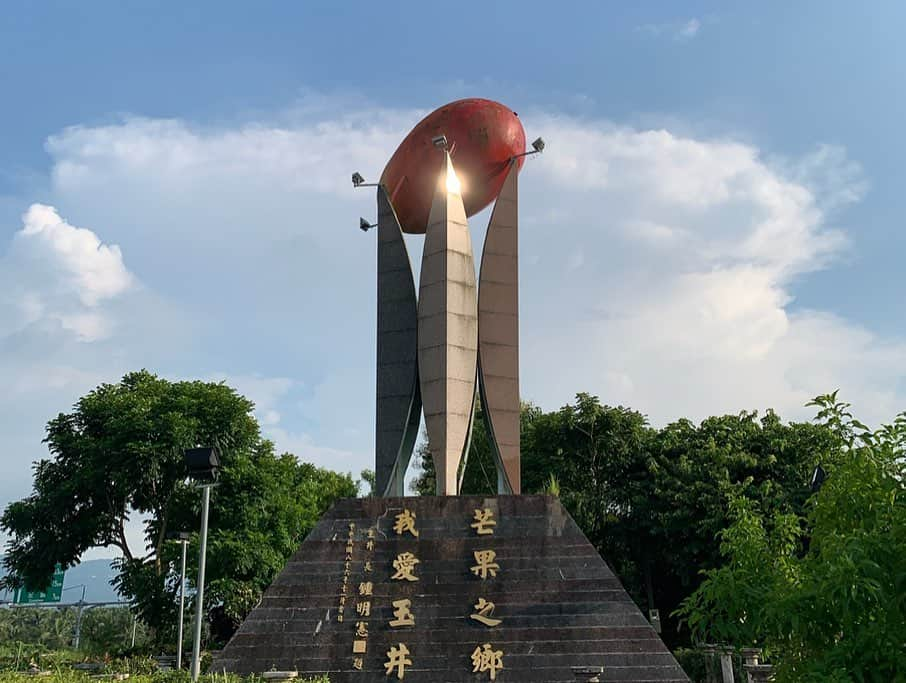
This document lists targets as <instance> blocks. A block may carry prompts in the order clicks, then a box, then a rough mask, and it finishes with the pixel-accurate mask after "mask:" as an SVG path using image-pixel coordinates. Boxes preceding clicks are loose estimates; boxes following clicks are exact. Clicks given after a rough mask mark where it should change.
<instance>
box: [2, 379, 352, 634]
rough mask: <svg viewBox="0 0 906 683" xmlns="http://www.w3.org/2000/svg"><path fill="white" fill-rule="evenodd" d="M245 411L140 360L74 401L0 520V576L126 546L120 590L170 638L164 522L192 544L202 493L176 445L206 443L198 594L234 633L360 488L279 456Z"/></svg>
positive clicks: (235, 400) (173, 579) (172, 554)
mask: <svg viewBox="0 0 906 683" xmlns="http://www.w3.org/2000/svg"><path fill="white" fill-rule="evenodd" d="M253 408H254V406H253V404H252V402H251V401H249V400H248V399H246V398H244V397H243V396H240V395H239V394H238V393H237V392H236V391H234V390H233V389H232V388H230V387H228V386H227V385H225V384H223V383H212V382H200V381H193V382H170V381H167V380H165V379H162V378H159V377H156V376H155V375H153V374H151V373H149V372H147V371H144V370H143V371H139V372H133V373H129V374H127V375H126V376H125V377H123V379H122V380H121V381H120V382H118V383H116V384H103V385H101V386H99V387H97V388H96V389H94V390H93V391H91V392H89V393H88V394H87V395H85V396H84V397H82V398H81V399H79V401H78V402H77V403H76V404H75V406H74V407H73V410H72V411H71V412H70V413H61V414H60V415H58V416H57V417H56V418H54V419H52V420H51V421H50V422H49V423H48V425H47V433H46V438H45V442H46V443H47V446H48V449H49V451H50V455H51V457H49V458H47V459H44V460H41V461H39V462H38V463H36V464H35V467H34V490H33V492H32V494H31V495H30V496H28V497H27V498H25V499H24V500H21V501H17V502H14V503H11V504H10V505H9V506H8V507H7V508H6V510H5V511H4V513H3V515H2V517H0V527H2V528H3V529H4V530H5V531H6V532H7V533H9V534H10V537H11V540H10V541H9V543H8V546H7V554H6V556H5V557H4V560H3V563H4V565H5V566H6V568H7V569H8V570H9V574H8V575H7V577H6V578H5V579H4V580H3V582H4V584H5V585H6V586H8V587H13V586H14V585H17V584H25V585H27V586H28V587H31V588H37V587H41V586H43V585H45V584H46V583H47V581H48V579H49V577H50V576H51V574H52V572H53V568H54V565H55V564H56V563H57V562H59V563H61V564H62V565H63V566H64V568H65V567H68V566H72V565H73V564H75V563H76V562H78V560H79V558H80V557H81V556H82V554H83V553H84V552H85V551H86V550H88V549H90V548H93V547H98V546H112V547H115V548H117V549H118V550H119V551H120V553H121V558H120V559H119V561H118V570H119V573H118V576H117V579H116V587H117V589H118V590H119V592H120V593H121V594H122V595H123V596H124V597H125V598H126V599H128V600H130V601H131V602H132V603H133V604H134V605H135V608H136V610H137V612H138V614H139V615H140V617H141V618H142V619H143V620H144V621H145V622H146V623H147V624H149V625H150V626H152V627H154V628H155V629H156V630H158V631H163V632H165V633H166V634H167V635H169V631H170V629H171V627H172V625H173V624H174V623H175V610H176V602H175V596H176V593H177V588H178V577H177V576H176V575H175V571H176V570H178V568H177V566H176V565H177V563H178V559H179V554H180V549H179V547H178V544H176V543H172V542H168V541H167V536H168V533H169V532H171V531H191V532H193V537H192V538H193V540H192V544H191V545H190V549H191V550H192V551H193V552H195V553H197V545H196V543H197V540H196V536H197V534H196V533H194V532H196V531H197V528H198V519H199V506H200V495H199V492H198V491H197V489H196V488H195V487H194V486H193V485H192V484H191V483H189V482H187V481H186V479H185V466H184V463H183V456H182V453H183V450H184V449H186V448H189V447H193V446H197V445H205V446H207V445H210V446H214V447H216V448H217V449H218V452H219V454H220V458H221V462H222V470H221V477H220V481H219V484H218V486H217V488H216V489H215V490H214V494H213V496H212V506H211V515H210V535H209V548H208V573H207V581H208V582H209V585H210V590H209V592H208V593H207V595H206V598H207V597H209V601H208V605H207V607H208V608H209V609H210V610H211V613H210V614H211V616H212V617H213V618H214V625H215V626H216V627H218V628H216V629H215V633H216V634H219V635H221V636H226V635H228V634H229V632H230V630H231V628H232V627H234V626H235V624H236V623H238V621H239V620H240V619H241V618H242V617H243V616H244V615H245V613H246V612H247V611H248V609H249V608H250V607H251V605H253V604H254V602H255V601H256V600H257V598H258V596H259V595H260V592H261V591H262V590H263V589H264V588H265V587H266V586H267V585H268V584H269V583H270V581H271V579H272V578H273V576H274V574H275V573H276V572H277V571H278V570H279V569H280V568H281V567H282V566H283V564H284V563H285V561H286V559H287V558H288V557H289V555H290V554H291V553H292V552H294V551H295V550H296V548H297V547H298V545H299V543H300V542H301V540H302V538H303V537H304V536H305V534H307V533H308V531H309V530H310V529H311V527H312V526H313V525H314V524H315V522H316V521H317V519H318V518H319V517H320V515H321V514H323V512H324V511H325V510H326V509H327V508H328V507H329V506H330V504H331V503H332V502H333V501H334V500H335V499H336V498H338V497H343V496H352V495H355V494H356V490H357V485H356V483H355V482H354V481H353V480H352V478H351V477H350V476H349V475H340V474H336V473H334V472H330V471H327V470H323V469H319V468H317V467H314V466H312V465H309V464H303V463H299V462H298V461H297V460H296V458H295V457H294V456H292V455H290V454H283V455H279V456H278V455H276V454H275V453H274V450H273V444H271V443H270V442H269V441H267V440H265V439H262V437H261V434H260V430H259V428H258V423H257V421H256V420H255V418H254V416H253V414H252V410H253ZM132 517H138V518H140V519H143V520H144V531H145V534H144V536H145V542H146V547H144V548H132V547H130V546H129V543H128V541H127V538H126V533H125V528H126V523H127V521H128V520H129V519H130V518H132ZM190 564H191V565H193V569H192V570H191V572H190V578H191V577H192V576H193V573H192V572H194V563H190ZM162 637H163V634H162Z"/></svg>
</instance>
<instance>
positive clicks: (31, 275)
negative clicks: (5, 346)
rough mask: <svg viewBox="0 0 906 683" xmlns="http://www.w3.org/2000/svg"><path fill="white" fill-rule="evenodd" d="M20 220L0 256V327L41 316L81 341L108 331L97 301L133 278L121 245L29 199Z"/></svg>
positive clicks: (115, 292) (14, 326)
mask: <svg viewBox="0 0 906 683" xmlns="http://www.w3.org/2000/svg"><path fill="white" fill-rule="evenodd" d="M22 223H23V225H22V229H21V230H19V232H17V233H16V234H15V236H14V238H13V243H12V246H11V248H10V250H9V252H8V253H7V254H6V256H5V258H4V259H3V260H2V262H0V278H2V281H3V282H5V284H6V288H5V289H6V291H5V294H4V297H5V307H4V308H5V309H6V313H5V315H3V314H0V316H2V317H0V325H2V327H0V333H4V332H5V333H7V334H8V333H10V332H11V331H13V330H14V329H17V328H21V327H23V326H28V325H34V324H39V323H41V322H42V321H43V322H54V323H56V324H58V325H59V326H60V327H62V328H63V329H65V330H68V331H70V332H72V333H73V334H75V335H76V336H77V337H78V338H79V339H81V340H83V341H95V340H98V339H102V338H104V337H106V336H108V335H109V333H110V321H109V320H108V319H107V317H106V316H105V315H104V314H103V312H102V311H101V310H100V306H101V304H103V303H104V302H106V301H107V300H109V299H113V298H114V297H117V296H119V295H120V294H123V293H124V292H126V291H127V290H128V289H129V288H130V287H131V286H132V284H133V277H132V274H131V273H130V272H129V271H128V270H127V269H126V266H125V264H124V263H123V255H122V253H121V252H120V248H119V247H118V246H116V245H107V244H104V243H102V242H101V240H100V238H99V237H98V236H97V235H96V234H95V233H94V232H93V231H91V230H88V229H86V228H77V227H75V226H73V225H70V224H69V223H67V222H66V221H65V220H64V219H63V218H61V217H60V214H59V213H58V212H57V210H56V209H55V208H54V207H52V206H47V205H44V204H32V205H31V206H30V207H29V209H28V210H27V211H26V212H25V214H24V215H23V216H22Z"/></svg>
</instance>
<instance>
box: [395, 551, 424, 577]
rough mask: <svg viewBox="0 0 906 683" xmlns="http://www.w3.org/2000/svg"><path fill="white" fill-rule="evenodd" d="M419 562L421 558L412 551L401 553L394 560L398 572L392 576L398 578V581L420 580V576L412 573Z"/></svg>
mask: <svg viewBox="0 0 906 683" xmlns="http://www.w3.org/2000/svg"><path fill="white" fill-rule="evenodd" d="M418 563H419V559H418V558H417V557H416V556H415V555H413V554H412V553H400V554H399V555H397V556H396V559H395V560H394V561H393V568H394V569H395V570H396V573H395V574H394V575H393V576H391V577H390V578H391V579H396V580H397V581H402V580H406V581H418V577H417V576H415V574H413V573H412V572H413V571H415V565H417V564H418Z"/></svg>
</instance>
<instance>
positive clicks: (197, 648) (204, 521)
mask: <svg viewBox="0 0 906 683" xmlns="http://www.w3.org/2000/svg"><path fill="white" fill-rule="evenodd" d="M212 486H213V484H205V485H203V486H202V487H201V490H202V499H201V536H200V538H199V548H198V581H197V582H196V586H197V589H198V590H197V593H196V597H195V643H194V644H193V646H192V681H197V680H198V674H199V673H200V672H201V625H202V621H203V614H202V613H203V611H204V610H203V607H204V564H205V554H206V552H207V549H208V508H209V507H210V505H211V487H212Z"/></svg>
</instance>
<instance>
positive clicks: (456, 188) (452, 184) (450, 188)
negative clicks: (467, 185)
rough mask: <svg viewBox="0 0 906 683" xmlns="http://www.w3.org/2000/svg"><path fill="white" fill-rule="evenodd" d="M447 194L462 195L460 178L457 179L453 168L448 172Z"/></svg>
mask: <svg viewBox="0 0 906 683" xmlns="http://www.w3.org/2000/svg"><path fill="white" fill-rule="evenodd" d="M447 192H452V193H454V194H459V193H460V184H459V178H457V177H456V171H454V170H453V167H452V166H450V167H449V170H448V171H447Z"/></svg>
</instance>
